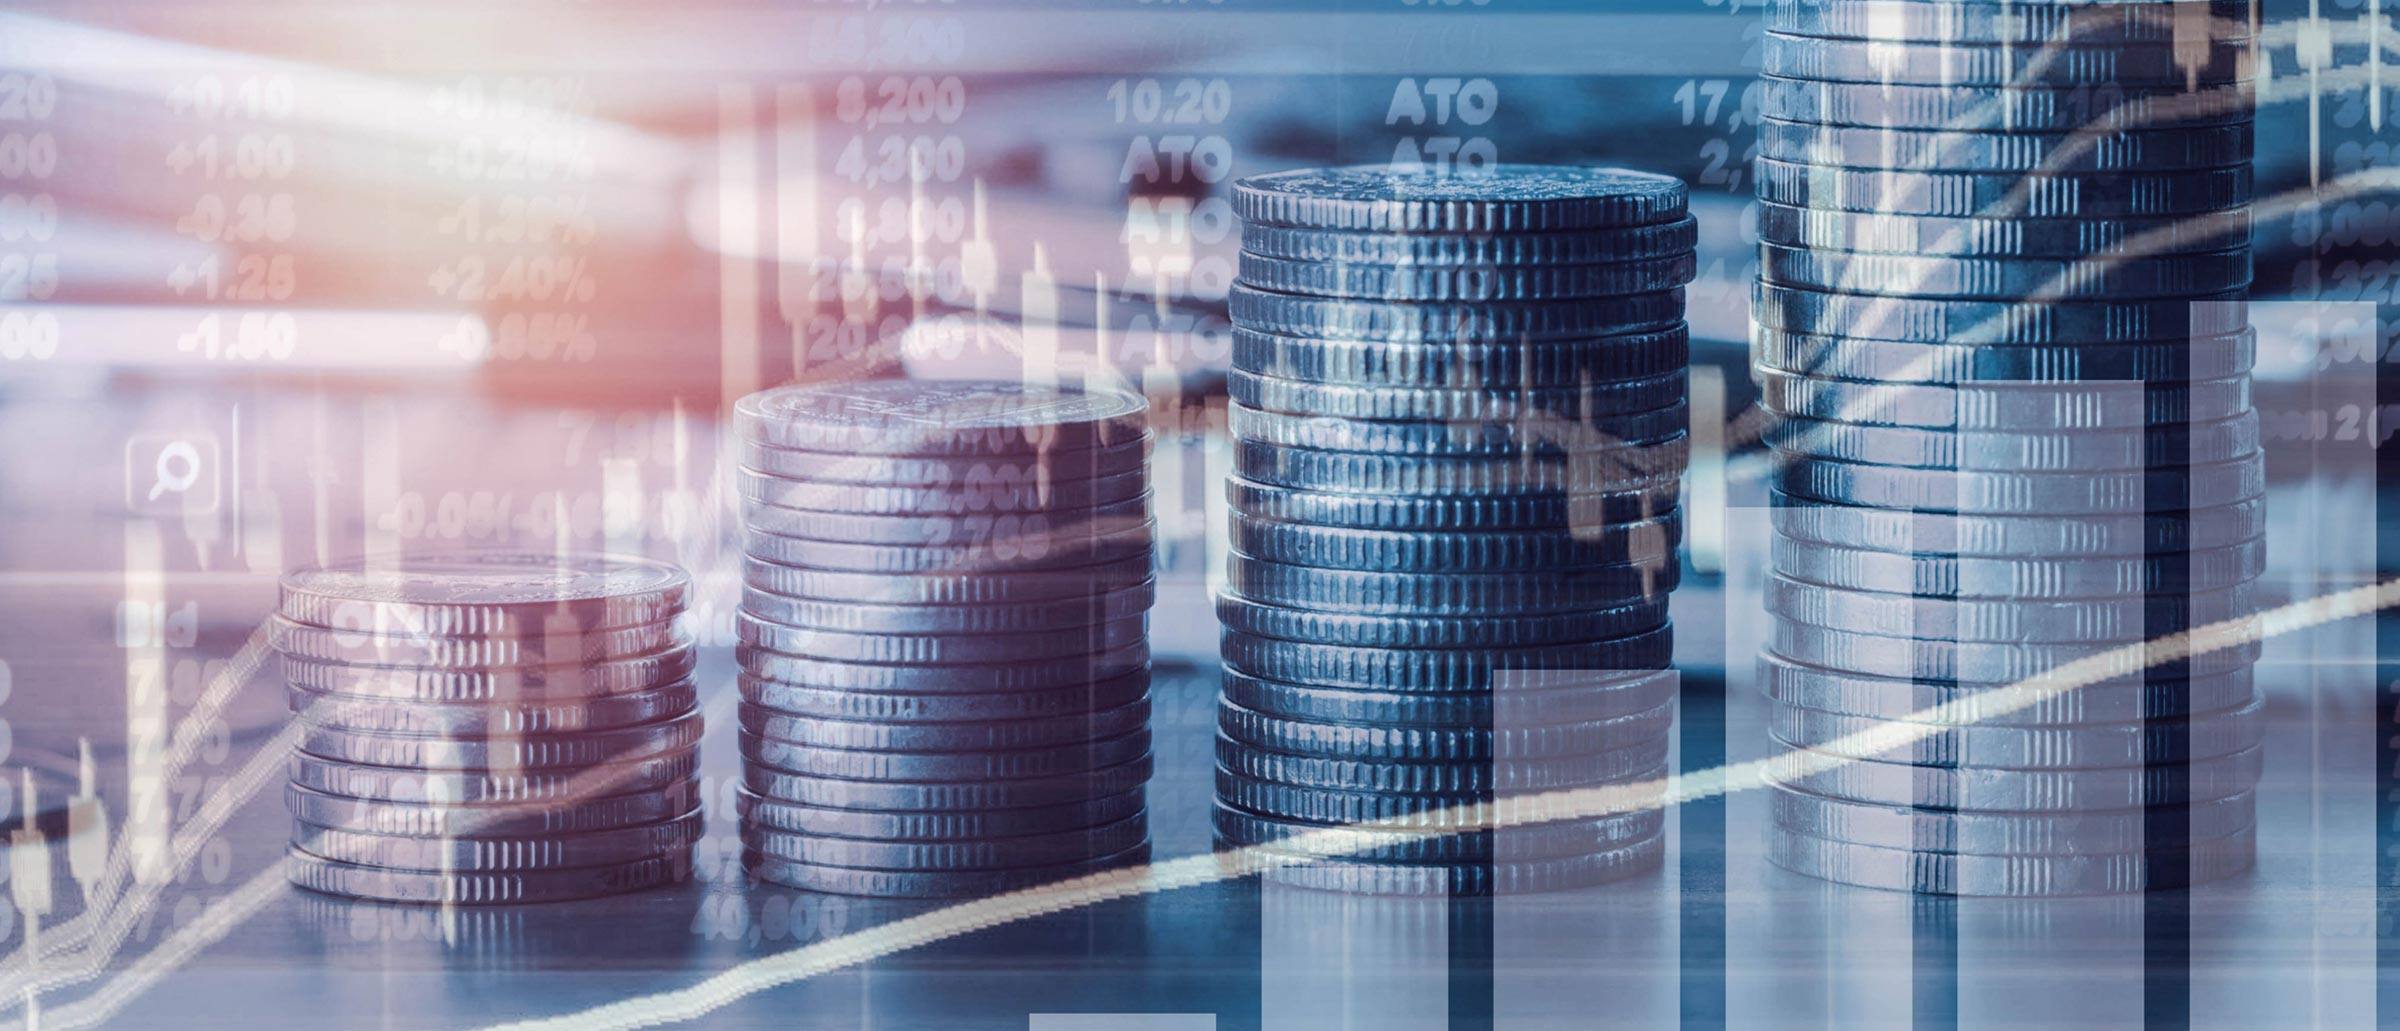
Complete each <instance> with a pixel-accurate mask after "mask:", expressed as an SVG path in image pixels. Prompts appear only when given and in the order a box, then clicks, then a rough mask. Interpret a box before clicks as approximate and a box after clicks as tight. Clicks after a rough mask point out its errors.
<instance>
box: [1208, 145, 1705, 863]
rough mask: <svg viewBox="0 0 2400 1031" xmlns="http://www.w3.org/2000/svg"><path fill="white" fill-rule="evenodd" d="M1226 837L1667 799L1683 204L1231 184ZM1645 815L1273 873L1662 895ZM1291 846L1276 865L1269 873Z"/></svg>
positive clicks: (1265, 181)
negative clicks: (1653, 787) (1575, 797)
mask: <svg viewBox="0 0 2400 1031" xmlns="http://www.w3.org/2000/svg"><path fill="white" fill-rule="evenodd" d="M1234 205H1235V208H1236V210H1237V212H1238V213H1239V214H1240V215H1241V216H1242V218H1243V220H1244V224H1243V228H1242V246H1243V250H1242V254H1241V265H1240V278H1239V282H1238V283H1237V284H1236V285H1235V287H1234V290H1233V295H1232V298H1231V307H1232V314H1233V321H1234V327H1235V328H1234V333H1235V338H1234V340H1235V352H1234V363H1233V364H1234V370H1233V373H1232V376H1231V382H1230V390H1231V393H1232V397H1233V405H1232V408H1231V411H1230V414H1231V424H1232V430H1233V436H1234V449H1235V455H1234V463H1235V478H1234V479H1233V480H1232V482H1231V483H1230V484H1229V485H1228V489H1229V495H1230V500H1231V503H1232V509H1233V518H1232V525H1231V528H1230V529H1231V538H1232V541H1231V543H1232V554H1231V556H1230V560H1229V568H1228V573H1229V582H1228V584H1227V587H1226V591H1225V593H1224V595H1223V596H1222V597H1220V598H1219V599H1218V614H1219V617H1220V620H1221V621H1222V622H1223V624H1224V637H1223V651H1224V656H1223V657H1224V660H1225V666H1226V669H1225V682H1224V688H1223V696H1222V699H1221V702H1220V710H1219V722H1218V728H1219V735H1218V740H1217V756H1218V770H1217V777H1218V808H1217V812H1216V819H1217V829H1218V832H1219V836H1220V837H1221V838H1222V839H1224V840H1225V841H1227V842H1228V843H1230V844H1235V845H1260V846H1265V847H1270V848H1274V847H1286V848H1289V847H1299V846H1297V845H1294V844H1292V843H1291V841H1290V839H1291V838H1293V837H1294V836H1295V835H1299V834H1303V833H1305V832H1307V831H1310V830H1312V829H1316V828H1321V827H1324V826H1326V825H1330V824H1346V823H1355V822H1358V821H1361V820H1369V819H1381V818H1386V817H1406V818H1407V819H1409V820H1412V821H1415V822H1418V823H1420V824H1422V825H1423V826H1424V827H1425V828H1427V829H1434V830H1438V829H1441V828H1444V827H1456V826H1460V825H1465V824H1470V823H1472V822H1474V821H1476V820H1478V819H1481V818H1483V817H1484V816H1486V815H1488V813H1489V808H1488V806H1489V804H1490V803H1492V802H1494V800H1495V797H1496V796H1497V795H1499V794H1500V793H1504V792H1515V791H1521V790H1545V789H1551V788H1563V787H1577V786H1591V785H1599V784H1608V783H1616V782H1630V781H1641V780H1647V779H1649V778H1653V777H1656V776H1658V775H1660V774H1661V773H1662V772H1663V767H1662V763H1663V762H1664V760H1665V757H1666V749H1667V732H1668V728H1669V725H1670V722H1669V721H1670V719H1671V716H1672V711H1673V708H1672V707H1673V702H1674V692H1673V684H1672V680H1671V678H1670V677H1668V676H1666V675H1664V674H1662V673H1658V672H1656V671H1660V670H1664V669H1665V668H1666V667H1667V665H1668V659H1669V655H1670V651H1671V636H1670V631H1669V628H1668V625H1667V603H1666V592H1667V591H1668V590H1669V589H1670V588H1671V587H1672V586H1673V585H1674V583H1675V580H1676V576H1677V570H1678V566H1677V563H1676V548H1677V545H1678V543H1679V540H1680V537H1681V529H1682V521H1681V516H1680V513H1679V510H1678V508H1677V499H1678V494H1679V488H1680V482H1681V474H1682V471H1683V467H1684V464H1685V456H1686V451H1685V448H1686V433H1685V429H1686V426H1685V424H1686V421H1687V420H1686V414H1685V407H1684V404H1685V371H1684V369H1685V363H1686V355H1687V350H1688V346H1687V345H1688V340H1687V333H1686V330H1685V326H1684V322H1683V314H1684V313H1683V292H1682V287H1683V285H1684V284H1685V283H1687V282H1689V281H1690V279H1691V278H1692V275H1693V266H1694V257H1693V246H1694V242H1695V230H1694V223H1693V221H1692V219H1691V217H1690V216H1689V215H1688V214H1687V213H1686V209H1685V190H1684V186H1683V184H1682V183H1680V182H1678V181H1676V180H1674V179H1672V178H1668V177H1666V176H1659V175H1649V174H1645V173H1639V172H1630V171H1624V170H1619V169H1602V168H1575V167H1546V166H1520V165H1500V166H1495V167H1492V168H1489V169H1481V170H1476V171H1472V172H1458V173H1442V172H1434V171H1427V170H1417V169H1399V168H1382V167H1361V168H1337V169H1325V170H1309V171H1298V172H1286V173H1278V174H1273V175H1264V176H1258V177H1254V178H1250V179H1245V180H1243V181H1242V182H1240V183H1238V184H1237V185H1236V187H1235V191H1234ZM1661 826H1662V821H1661V817H1660V814H1659V813H1658V812H1657V811H1656V810H1655V809H1654V808H1653V809H1649V810H1646V811H1637V812H1632V813H1628V814H1625V815H1621V816H1616V817H1610V818H1607V819H1600V820H1579V821H1572V822H1567V823H1557V824H1547V825H1541V826H1536V827H1532V828H1528V829H1524V830H1511V831H1509V832H1506V833H1504V834H1499V835H1494V834H1491V833H1479V834H1468V835H1464V836H1447V835H1442V834H1406V833H1400V834H1394V835H1391V836H1389V837H1388V840H1379V841H1378V842H1377V843H1376V847H1374V848H1371V849H1369V850H1367V851H1366V852H1363V853H1360V854H1357V855H1353V856H1347V857H1340V858H1335V859H1328V860H1320V861H1317V862H1313V863H1310V864H1306V865H1302V866H1292V867H1282V868H1278V869H1276V870H1275V871H1274V872H1272V873H1271V874H1270V875H1269V876H1271V877H1273V878H1275V879H1278V880H1281V881H1285V882H1288V883H1294V884H1300V885H1304V886H1312V887H1322V888H1330V889H1337V890H1349V891H1363V892H1379V893H1410V894H1419V893H1434V894H1445V893H1457V894H1470V893H1484V892H1494V891H1520V890H1538V889H1543V888H1558V887H1568V886H1572V885H1577V884H1588V883H1593V882H1597V881H1602V880H1607V879H1610V878H1613V877H1619V876H1624V875H1627V874H1630V873H1634V872H1638V871H1641V870H1645V869H1648V868H1649V867H1650V866H1651V865H1653V864H1654V863H1655V862H1656V861H1657V859H1658V856H1659V854H1660V848H1661V838H1660V827H1661ZM1277 843H1283V844H1282V845H1281V846H1278V844H1277Z"/></svg>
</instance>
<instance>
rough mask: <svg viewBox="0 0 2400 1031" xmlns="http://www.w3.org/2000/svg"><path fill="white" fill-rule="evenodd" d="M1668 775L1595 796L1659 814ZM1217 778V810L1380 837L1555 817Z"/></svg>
mask: <svg viewBox="0 0 2400 1031" xmlns="http://www.w3.org/2000/svg"><path fill="white" fill-rule="evenodd" d="M1666 776H1667V769H1666V767H1665V766H1664V765H1653V766H1651V767H1650V768H1649V769H1646V770H1639V771H1636V772H1635V773H1633V774H1630V775H1628V776H1626V777H1624V778H1622V779H1621V780H1620V781H1619V782H1617V783H1616V784H1615V785H1613V786H1609V787H1606V788H1604V789H1601V790H1602V791H1603V792H1604V793H1605V795H1606V797H1607V798H1609V799H1611V800H1613V801H1615V802H1617V803H1618V808H1616V809H1615V810H1614V811H1617V812H1654V811H1661V810H1663V809H1664V808H1665V806H1666V804H1667V803H1666V788H1667V782H1666ZM1216 779H1217V800H1218V801H1219V802H1221V803H1223V804H1226V805H1232V806H1237V807H1239V808H1242V809H1246V810H1249V811H1250V812H1254V813H1260V814H1263V815H1267V816H1273V817H1277V818H1281V819H1289V820H1304V821H1307V822H1310V823H1333V824H1342V825H1350V824H1358V823H1368V822H1372V823H1375V824H1377V825H1378V829H1379V830H1381V829H1393V830H1405V829H1410V828H1423V829H1427V830H1441V831H1481V830H1487V829H1489V828H1490V827H1491V826H1492V825H1493V823H1495V822H1497V821H1499V820H1503V819H1507V820H1514V821H1517V822H1519V823H1548V822H1554V821H1556V820H1558V819H1560V818H1561V815H1560V814H1559V813H1558V812H1557V811H1555V807H1554V806H1553V805H1552V804H1551V802H1550V800H1547V799H1540V798H1539V797H1538V796H1537V797H1533V798H1510V797H1507V795H1506V794H1505V793H1504V794H1502V795H1500V796H1499V797H1494V794H1493V792H1491V791H1489V790H1485V789H1479V790H1473V791H1463V792H1458V791H1453V792H1417V793H1401V792H1396V791H1383V790H1364V791H1359V790H1342V789H1328V788H1313V787H1304V786H1299V785H1292V784H1281V783H1276V782H1273V781H1266V780H1259V779H1256V778H1252V777H1246V776H1243V775H1241V774H1239V773H1235V772H1233V771H1230V770H1227V769H1225V768H1224V767H1222V766H1219V767H1218V768H1217V771H1216Z"/></svg>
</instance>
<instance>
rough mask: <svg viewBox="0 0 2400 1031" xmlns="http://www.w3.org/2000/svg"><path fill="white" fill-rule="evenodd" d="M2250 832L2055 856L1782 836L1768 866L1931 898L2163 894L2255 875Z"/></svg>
mask: <svg viewBox="0 0 2400 1031" xmlns="http://www.w3.org/2000/svg"><path fill="white" fill-rule="evenodd" d="M2255 853H2256V843H2255V842H2254V840H2253V838H2252V832H2251V831H2249V830H2243V831H2241V832H2239V833H2236V834H2233V835H2230V836H2228V837H2224V838H2218V839H2215V840H2212V841H2203V842H2195V843H2193V844H2192V845H2191V846H2190V847H2188V848H2149V849H2143V850H2140V851H2135V852H2116V853H2105V852H2104V853H2087V854H2078V855H2051V856H1994V855H1977V854H1972V853H1943V852H1912V851H1908V850H1905V849H1890V848H1877V847H1875V846H1872V845H1860V844H1855V843H1851V842H1842V841H1827V840H1825V839H1823V838H1814V837H1809V836H1807V835H1804V834H1794V833H1791V832H1788V831H1778V832H1776V833H1774V834H1770V835H1768V841H1767V861H1768V862H1771V863H1774V864H1775V865H1777V866H1780V867H1783V868H1784V869H1787V870H1791V871H1793V872H1795V873H1802V874H1807V875H1808V876H1811V877H1817V878H1821V879H1824V880H1829V881H1835V882H1839V883H1843V884H1855V885H1860V886H1863V887H1869V888H1882V889H1886V890H1889V891H1910V892H1917V893H1919V894H1927V895H1982V896H1995V897H2001V896H2005V897H2022V898H2032V897H2042V896H2055V895H2103V894H2114V893H2120V892H2135V891H2158V890H2164V889H2169V888H2180V887H2185V886H2187V885H2195V884H2202V883H2206V882H2208V881H2215V880H2222V879H2224V878H2226V877H2231V876H2233V875H2235V874H2238V873H2241V872H2242V871H2245V870H2248V869H2250V866H2251V863H2252V862H2253V860H2254V858H2255Z"/></svg>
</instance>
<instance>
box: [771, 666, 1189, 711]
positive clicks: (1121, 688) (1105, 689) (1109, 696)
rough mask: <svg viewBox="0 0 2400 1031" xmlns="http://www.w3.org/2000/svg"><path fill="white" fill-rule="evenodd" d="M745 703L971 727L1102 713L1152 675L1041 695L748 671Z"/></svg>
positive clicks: (1144, 690) (1137, 693)
mask: <svg viewBox="0 0 2400 1031" xmlns="http://www.w3.org/2000/svg"><path fill="white" fill-rule="evenodd" d="M740 683H741V695H742V700H743V701H746V702H750V703H753V704H756V705H762V706H765V707H767V708H770V709H773V710H775V711H777V712H781V713H784V714H787V715H793V716H806V717H810V718H814V719H827V720H870V721H884V722H892V723H966V722H975V721H981V720H1022V719H1039V718H1043V717H1050V716H1066V715H1071V714H1076V713H1090V712H1099V711H1101V710H1104V709H1114V708H1116V707H1118V706H1121V705H1131V704H1133V703H1134V702H1136V701H1139V700H1140V699H1142V698H1143V697H1144V696H1146V695H1147V694H1148V693H1149V689H1150V673H1149V671H1147V670H1136V671H1134V672H1132V673H1127V674H1123V675H1120V676H1116V677H1112V678H1109V679H1105V680H1092V681H1090V682H1086V683H1077V684H1068V685H1063V686H1057V687H1051V688H1047V689H1043V690H1037V691H1011V692H989V691H953V692H947V693H942V694H921V693H886V692H871V691H850V690H840V689H827V688H818V687H810V686H804V685H798V684H787V683H783V682H781V681H775V680H765V679H761V678H759V677H755V676H751V675H749V674H747V673H745V674H743V675H742V676H741V678H740Z"/></svg>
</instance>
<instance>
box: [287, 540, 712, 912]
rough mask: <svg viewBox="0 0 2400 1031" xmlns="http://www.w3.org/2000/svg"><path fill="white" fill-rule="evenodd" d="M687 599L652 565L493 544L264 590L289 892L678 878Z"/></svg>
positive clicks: (458, 890) (535, 893) (454, 891)
mask: <svg viewBox="0 0 2400 1031" xmlns="http://www.w3.org/2000/svg"><path fill="white" fill-rule="evenodd" d="M689 587H690V580H689V578H688V577H686V576H685V575H684V573H683V571H682V570H681V569H678V568H676V567H674V566H671V565H667V564H665V563H660V562H651V561H647V560H644V559H636V558H620V557H614V556H592V555H546V554H538V553H524V552H507V551H491V552H469V553H462V554H455V555H442V556H431V557H425V558H415V557H408V558H394V559H391V560H388V561H386V560H375V561H369V562H358V563H352V564H347V565H335V566H328V567H324V568H318V569H307V570H302V571H299V572H294V573H292V574H290V575H287V576H285V577H284V578H283V590H282V601H281V604H280V607H279V612H278V614H277V615H276V617H275V618H274V620H273V622H272V624H271V627H272V629H271V633H272V637H273V641H274V645H275V648H276V650H277V651H278V652H280V653H281V655H282V660H283V673H284V679H285V681H286V682H287V684H288V690H289V691H290V698H291V706H292V713H293V718H294V720H295V722H296V724H297V733H298V735H299V744H298V751H297V753H296V754H294V755H293V756H292V760H291V783H290V784H289V785H288V786H287V787H286V788H285V794H284V801H285V804H286V806H287V807H288V808H289V809H290V810H291V814H292V820H293V825H292V848H291V854H290V863H289V872H290V876H291V879H292V881H293V883H295V884H298V885H300V886H301V887H304V888H310V889H313V890H316V891H321V892H326V893H328V894H333V895H342V896H349V897H353V898H364V899H376V900H381V901H389V902H439V903H511V902H547V901H556V900H563V899H574V898H586V897H591V896H598V895H610V894H616V893H619V892H625V891H632V890H636V889H640V888H648V887H654V886H658V885H664V884H671V883H675V882H678V881H682V880H683V879H685V878H686V877H688V876H689V875H690V874H691V869H692V856H691V846H692V843H693V842H694V841H696V840H698V838H699V836H700V830H701V810H700V802H701V792H700V788H699V783H698V781H697V780H696V779H695V778H696V776H697V772H698V756H697V746H698V743H699V740H700V729H701V725H700V713H699V712H698V710H697V709H696V708H695V697H694V691H693V687H692V681H691V672H692V644H691V641H690V639H689V637H688V636H687V635H685V634H684V633H683V632H682V631H681V630H680V629H679V628H678V627H677V622H676V617H677V616H678V615H679V614H680V613H681V612H682V611H683V605H684V599H685V595H686V594H687V593H688V590H689Z"/></svg>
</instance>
